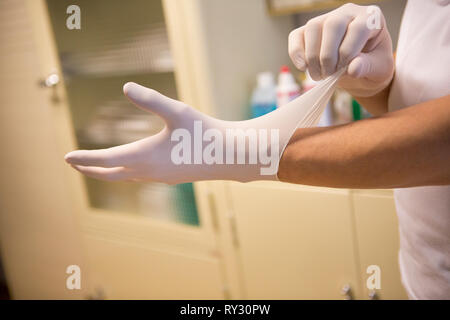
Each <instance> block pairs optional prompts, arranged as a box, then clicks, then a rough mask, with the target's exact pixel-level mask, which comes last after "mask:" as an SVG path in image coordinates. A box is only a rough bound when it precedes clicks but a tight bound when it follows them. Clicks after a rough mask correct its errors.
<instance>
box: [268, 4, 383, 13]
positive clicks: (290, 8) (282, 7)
mask: <svg viewBox="0 0 450 320" xmlns="http://www.w3.org/2000/svg"><path fill="white" fill-rule="evenodd" d="M376 1H380V0H354V1H352V2H353V3H356V4H370V3H373V2H376ZM266 2H267V10H268V12H269V14H270V15H272V16H282V15H290V14H297V13H303V12H312V11H320V10H329V9H335V8H337V7H340V6H342V5H343V4H346V3H348V1H344V0H267V1H266Z"/></svg>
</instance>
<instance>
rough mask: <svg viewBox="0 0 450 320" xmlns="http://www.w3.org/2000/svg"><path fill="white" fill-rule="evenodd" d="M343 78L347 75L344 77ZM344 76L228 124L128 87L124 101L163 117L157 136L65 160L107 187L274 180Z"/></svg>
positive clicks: (73, 154)
mask: <svg viewBox="0 0 450 320" xmlns="http://www.w3.org/2000/svg"><path fill="white" fill-rule="evenodd" d="M341 73H342V72H341ZM339 75H340V74H339V73H338V74H336V75H334V76H333V77H330V78H328V79H327V80H324V81H323V82H322V84H320V85H318V86H316V87H315V88H313V89H311V90H309V91H308V92H307V93H306V94H304V95H302V96H300V97H299V98H297V99H296V100H294V101H291V102H290V103H288V104H286V105H285V106H283V107H282V108H279V109H277V110H275V111H273V112H271V113H269V114H266V115H264V116H262V117H259V118H256V119H251V120H246V121H223V120H219V119H215V118H212V117H210V116H208V115H205V114H203V113H201V112H199V111H197V110H195V109H194V108H191V107H190V106H188V105H186V104H184V103H182V102H180V101H176V100H173V99H170V98H168V97H165V96H163V95H162V94H160V93H158V92H156V91H154V90H152V89H148V88H145V87H143V86H140V85H138V84H135V83H127V84H126V85H125V86H124V93H125V95H126V96H127V97H128V98H129V99H130V100H131V101H132V102H133V103H135V104H136V105H137V106H138V107H140V108H142V109H144V110H146V111H150V112H154V113H156V114H157V115H159V116H160V117H162V118H163V119H164V120H165V122H166V126H165V127H164V129H163V130H162V131H161V132H159V133H158V134H156V135H153V136H150V137H147V138H144V139H142V140H138V141H136V142H132V143H129V144H125V145H121V146H117V147H113V148H109V149H102V150H90V151H88V150H77V151H72V152H70V153H68V154H67V155H66V156H65V160H66V161H67V162H68V163H69V164H71V165H72V167H74V168H75V169H77V170H78V171H80V172H82V173H84V174H85V175H87V176H89V177H92V178H96V179H101V180H108V181H117V180H127V181H157V182H164V183H168V184H176V183H184V182H192V181H200V180H236V181H242V182H246V181H253V180H277V172H278V164H279V160H280V158H281V154H282V152H283V151H284V148H285V146H286V145H287V143H288V142H289V139H290V137H291V136H292V134H293V132H294V131H295V129H296V128H297V126H298V125H300V126H312V125H314V124H315V123H316V122H317V121H318V119H319V117H320V114H321V112H322V111H323V108H324V106H325V105H326V103H327V101H328V99H329V98H330V96H331V94H332V93H333V88H334V85H335V83H336V81H337V79H338V77H339Z"/></svg>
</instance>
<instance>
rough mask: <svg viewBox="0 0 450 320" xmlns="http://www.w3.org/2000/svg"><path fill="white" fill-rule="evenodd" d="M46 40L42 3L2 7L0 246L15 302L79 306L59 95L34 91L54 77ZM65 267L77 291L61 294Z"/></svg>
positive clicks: (13, 1) (77, 249)
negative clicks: (74, 302) (70, 269)
mask: <svg viewBox="0 0 450 320" xmlns="http://www.w3.org/2000/svg"><path fill="white" fill-rule="evenodd" d="M51 35H52V32H51V30H50V27H49V20H48V17H47V12H46V8H45V2H44V1H42V0H28V1H27V0H2V1H0V41H1V42H2V46H1V47H0V68H1V70H2V72H1V73H0V87H1V94H0V105H1V108H0V122H1V124H0V150H1V151H0V152H1V157H0V176H1V179H0V243H1V253H2V259H3V263H4V267H5V272H6V277H7V281H8V285H9V288H10V291H11V294H12V297H13V298H18V299H47V298H51V299H54V298H57V299H67V298H80V297H82V295H83V289H84V288H85V281H84V277H83V276H84V273H83V271H84V268H83V265H82V260H81V245H80V241H79V239H80V234H79V229H78V228H77V221H76V216H77V214H78V213H80V210H81V209H80V207H79V205H81V204H82V203H83V198H82V195H81V193H80V190H81V189H80V188H77V184H78V183H79V181H78V180H77V178H76V176H75V175H74V174H73V173H72V172H70V170H71V169H70V168H69V167H68V166H67V165H66V164H65V163H64V160H63V156H64V152H65V151H68V150H67V149H70V148H71V147H73V140H72V139H71V128H70V126H69V125H70V122H69V120H68V112H67V111H68V110H67V105H66V103H65V96H64V88H63V87H62V85H61V83H60V84H58V85H57V86H56V87H54V88H43V87H41V86H40V85H39V81H41V80H42V79H45V77H46V76H47V75H48V74H50V73H51V72H56V73H57V74H58V72H59V67H58V61H57V57H56V53H55V52H56V51H55V48H54V43H53V40H52V37H51ZM59 76H60V74H59ZM60 77H61V76H60ZM57 133H58V134H57ZM64 146H65V147H64ZM65 149H66V150H65ZM74 200H75V201H74ZM70 265H78V266H80V268H81V290H77V289H74V290H68V289H67V287H66V280H67V277H68V276H69V274H67V273H66V269H67V267H68V266H70Z"/></svg>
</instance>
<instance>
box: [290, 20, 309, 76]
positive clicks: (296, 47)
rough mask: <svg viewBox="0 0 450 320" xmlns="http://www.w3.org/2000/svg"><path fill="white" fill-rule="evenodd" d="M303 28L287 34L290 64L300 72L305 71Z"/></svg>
mask: <svg viewBox="0 0 450 320" xmlns="http://www.w3.org/2000/svg"><path fill="white" fill-rule="evenodd" d="M304 35H305V28H304V27H301V28H298V29H295V30H293V31H291V33H289V40H288V52H289V57H290V58H291V60H292V63H293V64H294V65H295V67H296V68H297V69H299V70H300V71H303V72H304V71H306V63H305V61H306V58H305V39H304Z"/></svg>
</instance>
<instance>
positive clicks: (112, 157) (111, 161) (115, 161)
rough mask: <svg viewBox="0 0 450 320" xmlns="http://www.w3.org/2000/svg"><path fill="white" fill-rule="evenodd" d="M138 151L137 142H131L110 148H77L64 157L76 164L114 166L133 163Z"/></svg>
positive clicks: (70, 162) (68, 161)
mask: <svg viewBox="0 0 450 320" xmlns="http://www.w3.org/2000/svg"><path fill="white" fill-rule="evenodd" d="M138 151H139V148H138V146H137V144H136V143H129V144H124V145H121V146H117V147H113V148H108V149H99V150H76V151H72V152H69V153H68V154H66V156H65V157H64V159H65V160H66V162H67V163H69V164H74V165H81V166H97V167H105V168H112V167H121V166H127V165H130V164H132V163H133V162H134V161H135V160H136V158H137V157H136V154H137V153H138Z"/></svg>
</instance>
